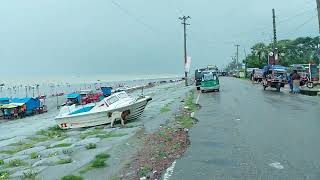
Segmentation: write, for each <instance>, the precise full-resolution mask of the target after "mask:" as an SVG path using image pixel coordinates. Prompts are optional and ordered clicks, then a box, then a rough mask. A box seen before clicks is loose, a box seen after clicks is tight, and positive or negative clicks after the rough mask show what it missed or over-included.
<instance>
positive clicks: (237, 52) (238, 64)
mask: <svg viewBox="0 0 320 180" xmlns="http://www.w3.org/2000/svg"><path fill="white" fill-rule="evenodd" d="M235 46H236V47H237V59H236V60H237V61H236V62H237V70H238V71H239V46H240V45H239V44H237V45H235Z"/></svg>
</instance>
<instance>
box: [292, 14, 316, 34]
mask: <svg viewBox="0 0 320 180" xmlns="http://www.w3.org/2000/svg"><path fill="white" fill-rule="evenodd" d="M315 17H317V15H316V16H312V17H311V18H309V19H308V20H307V21H305V22H304V23H302V24H301V25H299V26H298V27H296V28H295V29H294V31H297V30H299V29H300V28H302V27H303V26H304V25H306V24H308V23H309V22H311V21H312V20H313V19H314V18H315Z"/></svg>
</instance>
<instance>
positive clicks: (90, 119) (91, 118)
mask: <svg viewBox="0 0 320 180" xmlns="http://www.w3.org/2000/svg"><path fill="white" fill-rule="evenodd" d="M150 100H151V98H145V99H143V100H139V101H137V102H135V103H133V104H130V105H127V106H123V107H120V108H115V109H112V110H106V111H101V112H94V113H88V114H79V115H77V116H70V117H58V118H56V119H55V121H56V122H57V124H58V126H59V127H60V128H61V129H73V128H83V127H92V126H98V125H103V124H109V123H111V117H109V116H108V114H110V113H112V112H115V111H118V112H124V111H129V112H130V114H129V115H128V116H127V117H126V120H127V121H130V120H134V119H137V118H139V117H140V116H141V115H142V113H143V111H144V109H145V107H146V106H147V104H148V102H149V101H150Z"/></svg>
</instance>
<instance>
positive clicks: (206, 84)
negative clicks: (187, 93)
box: [200, 71, 220, 92]
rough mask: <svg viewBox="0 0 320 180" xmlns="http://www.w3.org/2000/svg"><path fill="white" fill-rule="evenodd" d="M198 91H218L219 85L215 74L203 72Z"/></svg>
mask: <svg viewBox="0 0 320 180" xmlns="http://www.w3.org/2000/svg"><path fill="white" fill-rule="evenodd" d="M200 90H201V92H207V91H219V90H220V83H219V77H218V75H217V73H214V72H211V71H209V72H204V73H203V75H202V81H201V86H200Z"/></svg>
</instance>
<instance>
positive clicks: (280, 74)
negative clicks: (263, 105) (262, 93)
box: [262, 65, 288, 92]
mask: <svg viewBox="0 0 320 180" xmlns="http://www.w3.org/2000/svg"><path fill="white" fill-rule="evenodd" d="M287 83H288V80H287V72H286V68H285V67H283V66H278V65H275V66H266V67H265V68H264V78H263V81H262V85H263V89H264V90H266V88H267V87H271V88H276V90H277V92H280V89H281V88H282V87H284V86H285V85H286V84H287Z"/></svg>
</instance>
